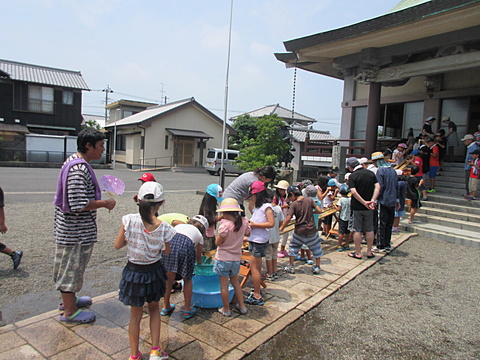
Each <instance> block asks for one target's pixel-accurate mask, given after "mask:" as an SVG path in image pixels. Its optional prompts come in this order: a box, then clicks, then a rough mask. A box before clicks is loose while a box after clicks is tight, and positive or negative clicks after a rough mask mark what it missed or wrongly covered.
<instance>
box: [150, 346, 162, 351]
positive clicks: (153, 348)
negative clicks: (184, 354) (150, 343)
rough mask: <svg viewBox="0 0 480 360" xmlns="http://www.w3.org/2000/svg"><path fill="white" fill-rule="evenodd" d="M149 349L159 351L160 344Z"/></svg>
mask: <svg viewBox="0 0 480 360" xmlns="http://www.w3.org/2000/svg"><path fill="white" fill-rule="evenodd" d="M150 350H158V351H160V346H156V347H152V348H151V349H150Z"/></svg>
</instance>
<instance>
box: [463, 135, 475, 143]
mask: <svg viewBox="0 0 480 360" xmlns="http://www.w3.org/2000/svg"><path fill="white" fill-rule="evenodd" d="M465 140H475V137H474V136H473V135H472V134H467V135H465V136H464V137H463V139H462V140H460V141H465Z"/></svg>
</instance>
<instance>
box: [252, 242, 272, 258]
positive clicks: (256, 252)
mask: <svg viewBox="0 0 480 360" xmlns="http://www.w3.org/2000/svg"><path fill="white" fill-rule="evenodd" d="M267 246H268V242H266V243H256V242H252V241H249V242H248V251H250V253H251V254H252V256H255V257H262V258H263V257H265V255H266V254H267Z"/></svg>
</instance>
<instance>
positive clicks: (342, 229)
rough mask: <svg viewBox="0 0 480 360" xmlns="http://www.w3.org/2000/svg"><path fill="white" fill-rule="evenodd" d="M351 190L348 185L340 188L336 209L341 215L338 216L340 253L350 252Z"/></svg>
mask: <svg viewBox="0 0 480 360" xmlns="http://www.w3.org/2000/svg"><path fill="white" fill-rule="evenodd" d="M349 192H350V189H349V188H348V186H347V185H342V186H340V195H341V196H342V197H341V198H340V199H338V202H337V204H335V209H336V210H337V211H338V212H339V213H340V214H339V216H338V246H337V250H338V251H347V250H350V245H349V244H350V230H349V229H348V222H349V220H350V213H351V211H350V200H351V198H349V197H348V193H349Z"/></svg>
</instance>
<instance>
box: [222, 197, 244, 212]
mask: <svg viewBox="0 0 480 360" xmlns="http://www.w3.org/2000/svg"><path fill="white" fill-rule="evenodd" d="M227 211H243V210H242V209H240V206H238V201H237V200H235V199H232V198H226V199H223V201H222V203H221V204H220V207H219V208H218V210H217V212H227Z"/></svg>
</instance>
